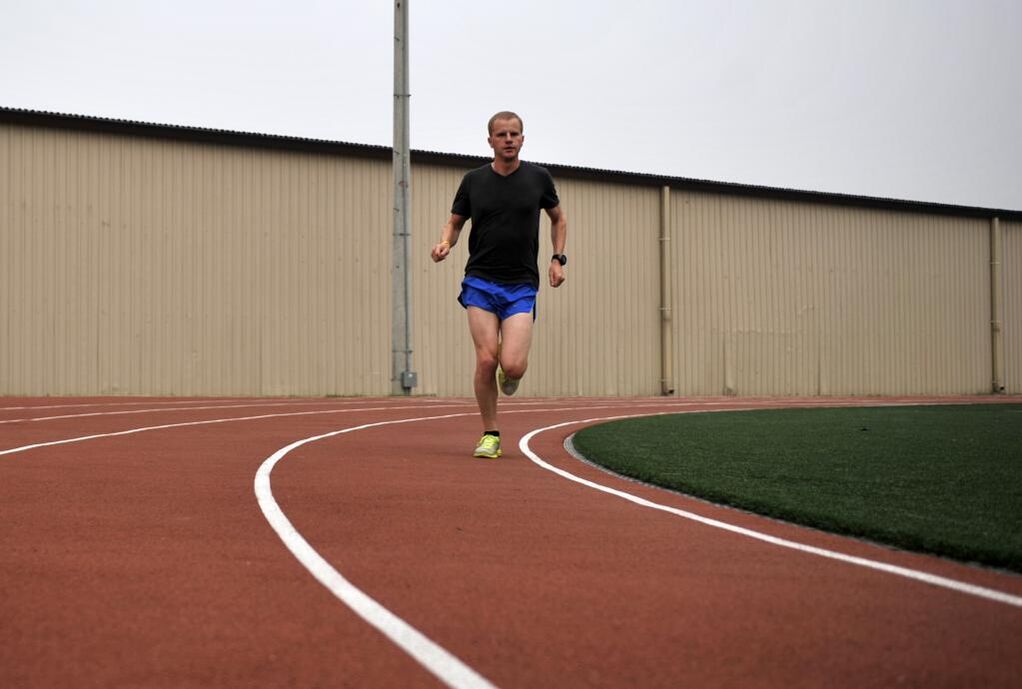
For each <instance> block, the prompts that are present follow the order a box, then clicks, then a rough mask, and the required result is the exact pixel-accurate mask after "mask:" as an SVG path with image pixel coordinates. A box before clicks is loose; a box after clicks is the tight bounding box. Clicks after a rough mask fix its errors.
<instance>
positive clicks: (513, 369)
mask: <svg viewBox="0 0 1022 689" xmlns="http://www.w3.org/2000/svg"><path fill="white" fill-rule="evenodd" d="M528 367H529V362H528V361H526V360H525V359H521V360H519V361H504V362H501V368H502V369H504V375H506V376H507V377H508V378H514V379H516V380H517V379H518V378H522V377H524V376H525V369H527V368H528Z"/></svg>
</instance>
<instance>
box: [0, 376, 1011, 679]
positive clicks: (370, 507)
mask: <svg viewBox="0 0 1022 689" xmlns="http://www.w3.org/2000/svg"><path fill="white" fill-rule="evenodd" d="M977 399H978V398H976V397H974V396H973V397H968V398H963V399H961V400H952V399H941V400H932V399H931V400H916V401H920V402H954V401H977ZM911 401H913V400H892V399H883V400H874V401H872V402H873V403H877V402H881V403H885V404H887V403H897V402H911ZM868 403H871V401H870V400H866V399H862V398H858V399H855V400H835V399H828V400H825V401H824V400H797V399H785V400H781V401H779V400H752V399H734V398H729V399H697V400H686V399H669V400H668V399H663V398H658V399H626V400H622V399H610V400H602V399H518V398H515V399H514V400H511V401H509V400H502V405H503V406H502V413H503V417H502V426H503V428H502V430H503V434H504V448H505V455H504V457H503V458H502V459H500V460H497V461H487V460H476V459H473V458H471V457H470V456H469V453H470V450H471V448H472V446H473V443H474V441H475V440H476V439H477V435H478V434H477V419H476V413H475V409H474V404H473V403H471V402H470V401H468V400H464V399H412V400H408V399H400V398H388V399H301V400H299V399H284V400H273V399H257V400H252V399H249V400H244V399H240V400H239V399H215V400H213V399H202V400H188V399H173V400H168V399H145V400H143V399H124V398H117V399H88V400H82V399H66V400H61V399H54V398H46V399H37V398H33V399H26V398H6V399H3V398H0V546H2V550H0V687H5V688H14V687H18V688H21V687H23V688H25V689H36V688H40V687H154V688H162V687H303V688H306V687H351V688H359V689H362V688H367V689H368V688H376V687H394V688H401V689H409V688H416V687H443V686H452V687H458V688H459V689H488V688H490V687H501V688H502V689H512V688H513V689H527V688H528V689H537V688H551V689H572V688H575V687H578V688H583V687H585V688H595V687H616V688H629V689H631V688H636V689H638V688H658V687H671V688H672V689H673V688H677V687H769V688H775V687H776V688H780V687H857V688H860V687H893V686H898V687H1012V686H1014V687H1018V686H1020V682H1022V680H1020V678H1022V577H1018V576H1014V575H1009V574H1005V573H1001V572H996V571H991V570H985V569H979V568H973V567H969V566H965V565H960V564H956V563H952V562H947V561H943V560H939V559H936V558H930V557H925V556H920V555H913V554H907V553H901V552H896V551H893V550H890V549H886V548H882V547H878V546H874V545H870V544H866V543H861V542H858V541H854V540H849V539H843V538H838V537H834V536H830V535H827V534H823V533H819V532H816V531H812V530H808V529H802V528H798V527H793V526H790V525H787V524H783V523H779V522H775V521H771V520H766V519H762V518H759V517H756V516H753V515H748V514H745V513H743V512H739V511H736V510H728V509H724V508H718V507H716V506H713V505H709V504H706V503H704V502H700V501H697V500H693V499H690V498H686V497H683V496H679V495H675V494H672V493H668V492H666V491H661V490H657V489H653V488H649V487H645V486H641V485H638V484H636V483H633V482H629V481H626V480H623V479H619V478H616V477H613V476H610V475H608V474H606V473H604V472H602V471H600V470H598V469H595V468H593V467H590V466H588V465H586V464H584V463H582V462H580V461H578V460H577V459H575V458H574V457H572V456H571V454H570V453H569V452H568V451H567V450H566V449H565V446H564V442H565V439H566V438H568V437H569V436H570V435H571V434H572V433H573V432H575V431H576V430H578V428H580V427H581V426H582V425H584V423H579V422H582V421H585V420H590V419H598V418H606V417H615V416H623V415H635V414H651V413H660V412H670V411H689V412H694V411H713V410H723V409H749V408H761V407H767V406H781V405H783V406H796V405H817V404H828V405H836V404H868ZM551 427H553V428H551ZM544 429H545V430H544ZM519 441H521V443H519ZM579 480H583V481H589V482H591V483H590V484H585V483H580V482H579ZM608 490H613V491H619V492H617V493H611V492H607V491H608ZM642 500H645V501H648V502H641V501H642ZM1009 517H1010V518H1017V517H1018V515H1009Z"/></svg>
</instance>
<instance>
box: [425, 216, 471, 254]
mask: <svg viewBox="0 0 1022 689" xmlns="http://www.w3.org/2000/svg"><path fill="white" fill-rule="evenodd" d="M466 220H468V218H466V217H464V216H461V215H458V214H457V213H451V219H450V220H448V221H447V224H446V225H444V230H443V233H442V234H441V235H440V241H439V242H437V244H436V246H434V247H433V251H431V252H430V257H431V258H432V259H433V262H434V263H439V262H440V261H442V260H444V259H445V258H447V255H448V254H449V253H451V248H452V247H453V246H454V245H455V244H457V243H458V235H460V234H461V228H462V227H464V226H465V221H466Z"/></svg>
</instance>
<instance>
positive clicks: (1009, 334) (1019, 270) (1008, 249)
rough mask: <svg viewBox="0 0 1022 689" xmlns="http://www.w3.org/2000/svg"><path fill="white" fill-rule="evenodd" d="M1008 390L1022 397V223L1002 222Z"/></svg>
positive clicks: (1006, 384)
mask: <svg viewBox="0 0 1022 689" xmlns="http://www.w3.org/2000/svg"><path fill="white" fill-rule="evenodd" d="M1001 232H1002V233H1003V235H1002V236H1003V246H1002V256H1001V262H1002V268H1001V270H1002V279H1003V281H1004V303H1003V304H1002V311H1003V313H1002V314H1001V319H1002V321H1003V322H1004V388H1005V390H1004V391H1005V392H1007V393H1009V394H1015V395H1018V394H1022V223H1019V222H1002V223H1001Z"/></svg>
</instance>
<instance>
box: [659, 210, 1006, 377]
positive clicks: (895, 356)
mask: <svg viewBox="0 0 1022 689" xmlns="http://www.w3.org/2000/svg"><path fill="white" fill-rule="evenodd" d="M672 209H673V212H672V216H673V222H674V237H675V242H674V251H675V265H676V266H677V271H676V275H675V285H676V288H675V289H676V291H675V294H674V302H675V321H674V322H675V324H676V330H675V333H674V337H675V342H676V343H677V346H676V352H675V355H676V359H675V362H676V363H675V371H676V374H675V377H676V389H677V391H678V393H679V394H722V393H723V394H737V395H766V394H771V395H774V394H782V395H783V394H787V395H830V394H888V395H893V394H903V393H910V392H912V393H922V394H941V393H962V392H983V391H985V386H986V381H987V380H988V379H989V370H990V353H989V352H990V346H989V328H988V323H987V321H988V318H987V316H986V315H985V314H987V313H988V312H989V289H988V284H989V281H988V278H987V277H986V275H987V271H988V269H989V254H988V232H987V223H986V221H983V220H963V219H960V218H948V217H941V216H936V215H924V214H912V213H897V212H892V211H880V210H867V209H858V208H857V209H845V208H839V207H831V206H824V205H815V204H805V203H796V202H787V201H776V200H760V199H751V198H738V197H731V196H722V195H713V194H700V193H687V192H676V193H675V194H674V201H673V203H672Z"/></svg>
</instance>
